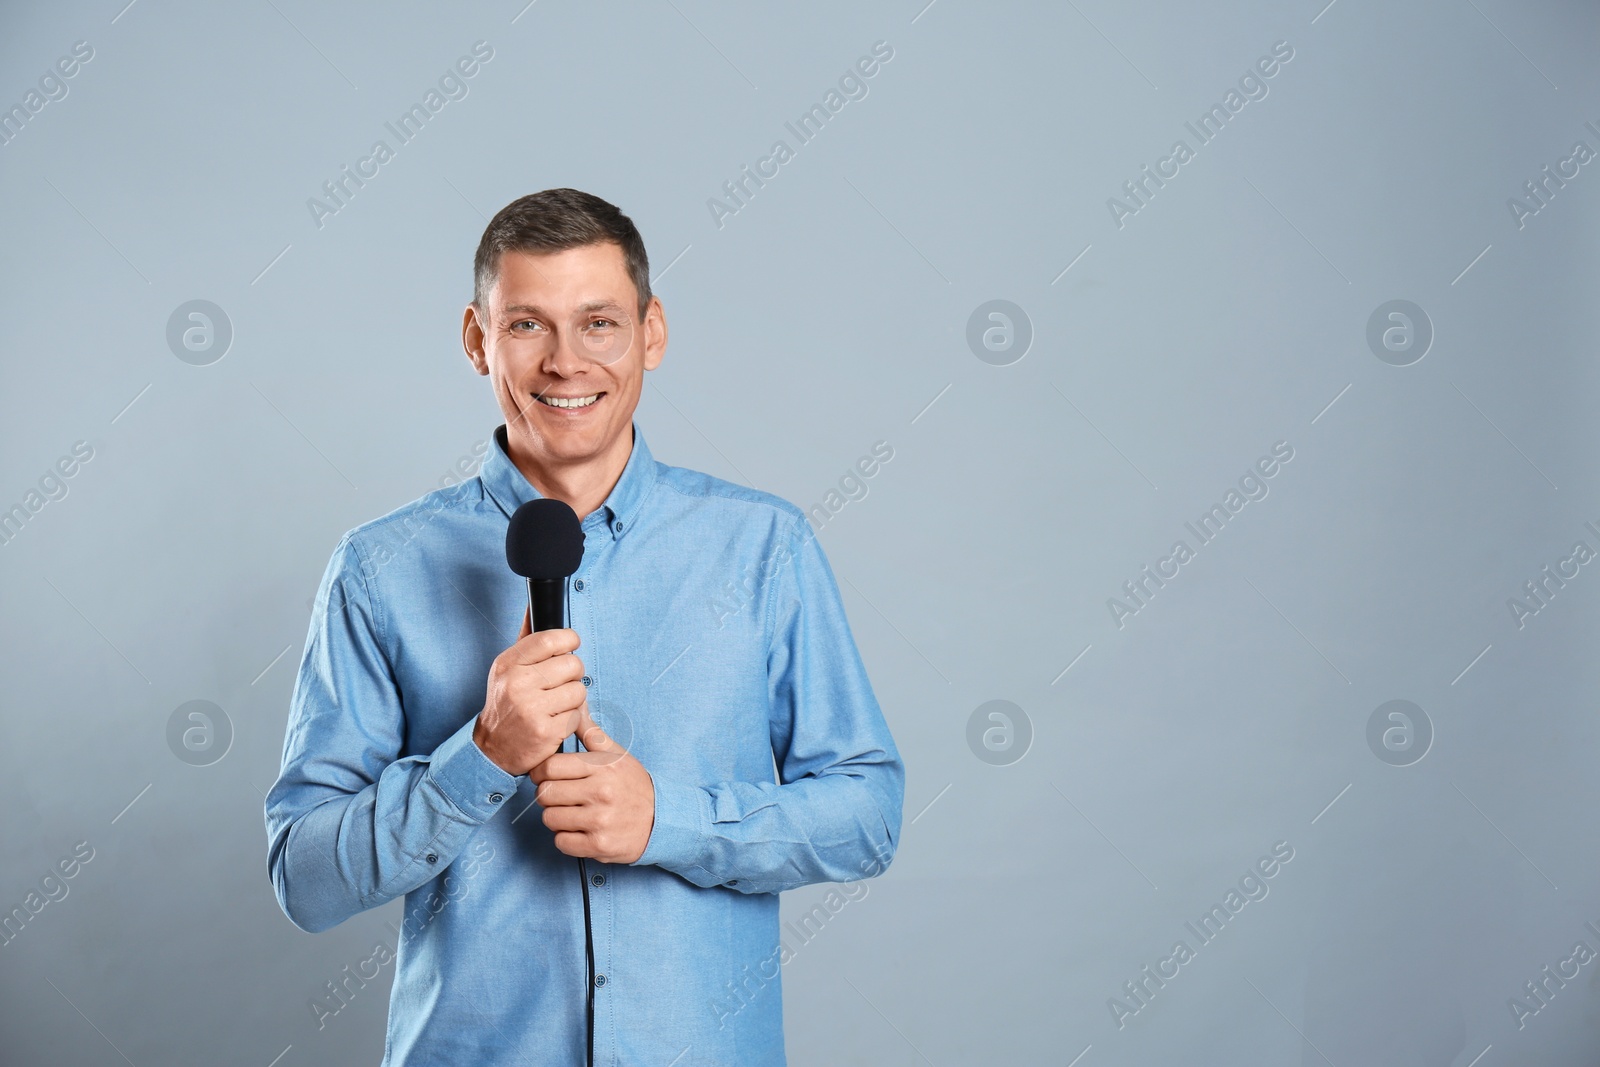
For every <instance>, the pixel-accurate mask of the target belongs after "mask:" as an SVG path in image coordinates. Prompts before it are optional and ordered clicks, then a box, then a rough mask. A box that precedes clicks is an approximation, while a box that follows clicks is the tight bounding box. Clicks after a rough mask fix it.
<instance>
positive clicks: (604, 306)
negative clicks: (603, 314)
mask: <svg viewBox="0 0 1600 1067" xmlns="http://www.w3.org/2000/svg"><path fill="white" fill-rule="evenodd" d="M500 310H501V311H502V312H505V313H506V314H512V313H522V312H528V313H530V314H534V315H545V314H548V312H546V311H545V309H544V308H542V307H540V306H539V305H538V304H507V305H505V306H504V307H502V308H501V309H500ZM621 310H623V308H622V305H621V304H619V303H617V302H616V301H615V300H591V301H589V302H588V303H586V304H580V305H579V306H578V311H580V312H590V311H621Z"/></svg>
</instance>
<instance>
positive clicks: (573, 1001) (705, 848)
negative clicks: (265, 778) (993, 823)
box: [266, 189, 904, 1067]
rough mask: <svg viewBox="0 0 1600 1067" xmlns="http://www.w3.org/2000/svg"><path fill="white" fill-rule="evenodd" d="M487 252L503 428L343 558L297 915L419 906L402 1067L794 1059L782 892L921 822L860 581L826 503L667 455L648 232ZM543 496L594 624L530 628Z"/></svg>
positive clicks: (350, 538)
mask: <svg viewBox="0 0 1600 1067" xmlns="http://www.w3.org/2000/svg"><path fill="white" fill-rule="evenodd" d="M474 267H475V286H474V296H473V300H472V303H471V304H469V305H468V306H467V308H466V311H465V314H464V315H463V322H462V343H463V346H464V347H465V349H466V353H467V356H468V358H469V359H470V360H471V362H472V366H473V368H474V369H475V370H476V371H477V372H478V373H479V374H481V375H485V376H487V377H488V378H489V381H490V384H491V386H492V387H493V389H494V393H495V397H496V399H497V400H498V402H499V405H500V410H501V411H502V413H503V414H504V416H505V424H504V425H503V426H501V427H499V428H498V429H497V430H496V432H495V443H494V445H493V446H491V448H490V449H489V451H488V454H487V456H486V457H485V460H484V464H483V469H482V471H481V472H480V474H479V475H478V477H476V478H473V479H471V480H470V481H467V482H464V483H462V484H460V485H458V486H454V487H452V488H449V489H444V490H440V491H438V492H434V493H430V494H428V495H427V496H424V497H422V498H421V499H419V500H417V501H414V502H413V503H411V504H408V505H406V506H405V507H402V508H400V509H398V510H397V511H394V512H391V513H390V514H388V515H386V516H384V517H382V518H379V519H376V520H374V521H372V522H369V523H366V524H365V525H362V526H358V527H357V528H355V529H354V530H351V531H350V532H349V533H347V534H345V536H344V537H343V539H341V540H340V542H339V545H338V547H337V548H336V549H335V550H334V553H333V558H332V560H331V561H330V562H329V564H328V568H327V571H326V573H325V574H324V575H323V579H322V585H321V588H320V590H319V593H318V596H317V600H316V607H315V610H314V612H313V615H312V620H311V628H310V633H309V636H308V638H307V641H306V648H305V653H304V656H303V657H302V659H301V663H300V671H299V675H298V677H297V679H296V683H295V690H294V697H293V702H292V707H291V711H290V719H289V724H288V729H287V733H286V737H285V741H284V749H283V766H282V771H281V773H280V775H279V778H278V780H277V782H276V783H275V784H274V785H273V787H272V791H271V792H270V793H269V794H268V796H267V799H266V823H267V833H268V838H269V846H270V847H269V855H268V869H269V871H270V873H271V876H272V882H273V887H274V889H275V891H276V893H277V897H278V902H279V904H280V905H281V906H282V908H283V910H284V912H285V913H286V914H287V915H288V916H289V918H290V919H291V920H292V921H293V922H294V923H295V925H296V926H298V927H300V928H301V929H303V930H308V931H313V932H316V931H321V930H326V929H329V928H330V927H333V926H336V925H338V924H339V923H341V922H343V921H344V920H345V919H348V918H349V917H350V916H352V915H354V914H356V913H357V912H360V911H363V910H365V909H368V908H373V907H376V906H378V905H380V904H383V903H385V902H387V901H389V900H393V899H395V898H396V897H399V896H402V895H404V896H405V898H406V910H405V924H404V928H403V931H402V932H401V935H400V937H399V944H398V953H397V954H396V957H395V959H396V970H395V976H394V987H393V992H392V995H391V999H390V1008H389V1024H388V1041H387V1045H386V1051H385V1056H384V1063H385V1064H386V1065H395V1067H398V1065H401V1064H404V1065H407V1067H421V1065H430V1067H431V1065H441V1067H442V1065H451V1067H459V1065H466V1064H473V1065H482V1067H490V1065H495V1064H512V1063H516V1064H537V1065H546V1064H550V1065H554V1064H560V1065H563V1067H566V1065H572V1064H580V1063H583V1062H585V1059H586V1057H587V1056H592V1062H594V1063H596V1064H625V1065H633V1064H656V1065H661V1067H665V1065H667V1064H673V1065H675V1067H690V1065H692V1064H707V1065H710V1064H715V1065H720V1067H735V1065H736V1067H763V1065H769V1064H783V1063H784V1062H785V1060H784V1047H783V1017H782V1000H781V983H780V980H779V968H780V967H781V964H782V963H783V962H784V961H785V960H786V959H787V958H788V955H789V949H788V948H787V946H784V945H783V944H781V942H780V938H779V929H778V893H779V892H781V891H782V890H785V889H794V888H796V887H799V886H804V885H809V884H812V883H816V882H841V881H853V880H857V879H860V878H864V877H871V876H873V875H876V874H879V873H881V872H882V871H883V870H884V869H885V867H886V866H887V865H888V863H889V862H890V860H891V859H892V857H893V855H894V852H895V848H896V845H897V842H898V839H899V833H900V819H901V805H902V799H903V789H904V767H903V764H902V763H901V760H900V756H899V753H898V751H897V750H896V747H895V744H894V741H893V739H892V738H891V736H890V734H889V730H888V727H887V725H886V724H885V722H884V718H883V715H882V712H881V711H880V709H879V707H878V703H877V701H876V699H875V698H874V696H873V692H872V688H871V686H870V684H869V683H868V680H867V676H866V672H865V670H864V668H863V666H862V663H861V658H860V656H859V654H858V653H857V650H856V647H855V644H854V641H853V639H852V637H851V634H850V629H849V625H848V623H847V622H846V619H845V615H844V610H843V607H842V605H841V603H840V599H839V592H838V588H837V586H836V584H835V582H834V579H833V575H832V572H831V570H830V568H829V565H828V563H827V560H826V558H825V556H824V555H823V552H822V549H821V548H820V547H819V545H818V544H817V542H816V540H815V539H814V536H813V534H812V531H811V527H810V525H809V524H808V523H807V521H806V519H805V517H804V515H803V514H802V512H801V511H800V510H799V509H798V508H796V507H794V506H793V505H791V504H790V503H788V502H787V501H784V500H782V499H780V498H778V497H776V496H773V495H771V494H769V493H764V492H760V491H757V490H754V489H749V488H745V487H743V486H739V485H734V484H732V483H729V482H725V481H722V480H720V479H717V478H713V477H711V476H709V475H706V474H701V473H697V472H695V471H690V470H685V469H682V468H678V467H670V466H667V465H665V464H661V463H658V462H657V461H656V460H655V459H654V457H653V456H652V455H651V453H650V450H649V448H648V447H647V446H646V445H645V439H644V436H643V434H641V433H640V432H639V429H638V427H637V426H635V425H634V424H633V413H634V409H635V407H636V406H637V404H638V400H639V393H640V390H641V388H642V385H643V379H644V372H645V371H647V370H654V369H655V368H656V367H658V366H659V365H660V363H661V359H662V355H663V353H664V352H665V350H666V346H667V323H666V314H665V311H664V310H663V308H662V304H661V301H660V299H659V298H657V297H655V296H653V295H652V294H651V292H650V279H649V265H648V260H647V259H646V256H645V250H644V244H643V241H642V240H641V239H640V237H639V234H638V231H637V230H636V229H635V228H634V225H633V223H632V222H631V221H630V220H629V219H628V217H627V216H626V215H624V214H622V213H621V212H620V211H618V210H617V209H616V208H615V207H613V206H612V205H611V204H609V203H607V202H605V201H604V200H601V199H599V198H598V197H594V196H591V195H589V194H587V193H582V192H578V191H576V190H573V189H551V190H546V191H544V192H542V193H535V194H533V195H531V196H526V197H523V198H521V199H519V200H517V201H514V202H513V203H511V204H509V205H508V206H507V207H505V208H504V209H502V210H501V211H500V212H499V214H497V215H496V216H495V217H494V219H493V220H492V221H491V222H490V223H489V226H488V228H487V229H486V230H485V231H484V234H483V238H482V241H481V242H480V243H479V246H478V251H477V256H476V260H475V264H474ZM540 496H546V497H554V498H556V499H559V500H564V501H566V502H567V503H568V504H570V505H571V506H572V508H573V510H574V511H575V512H576V513H577V514H578V516H579V517H580V518H581V519H582V525H583V531H584V535H585V544H584V553H583V562H582V565H581V567H580V568H579V570H578V571H577V573H576V574H575V575H574V576H573V580H572V581H571V583H570V590H571V593H570V611H569V613H570V617H571V622H572V627H571V629H560V630H548V631H543V632H540V633H536V634H534V633H530V632H529V625H528V619H527V614H526V590H525V586H524V584H523V582H522V581H521V579H519V578H517V577H516V576H515V575H513V574H512V572H511V571H510V570H509V568H508V567H507V565H506V562H505V533H506V527H507V523H508V521H509V517H510V515H511V513H512V512H513V511H515V510H516V508H517V506H518V505H520V504H522V503H524V502H525V501H527V500H530V499H533V498H535V497H540ZM519 623H520V625H521V633H520V635H519V636H518V637H517V638H516V639H515V640H514V642H513V641H512V640H511V635H512V634H516V633H517V632H518V625H519ZM508 642H509V643H510V647H506V646H507V644H508ZM573 734H576V736H577V737H578V738H580V739H582V741H583V742H584V749H586V750H587V751H580V750H578V749H577V745H576V743H575V741H574V740H573V739H572V738H571V737H570V736H569V735H573ZM563 749H565V750H566V751H562V750H563ZM574 857H580V858H582V861H583V864H584V866H585V870H586V874H587V878H588V881H587V884H586V885H585V884H581V883H580V879H579V861H578V860H577V859H575V858H574ZM585 892H587V898H586V897H585ZM586 947H587V948H592V955H593V971H594V977H593V979H592V981H591V979H590V978H589V975H588V967H587V955H588V952H587V951H586ZM379 948H380V949H382V950H383V951H382V952H381V957H382V958H381V959H380V960H379V962H384V963H386V962H388V960H387V957H388V952H387V949H385V948H384V947H383V946H379ZM369 970H370V968H369ZM330 992H332V993H334V994H337V993H338V990H337V989H333V990H331V991H330ZM339 1006H340V1002H339V1001H338V1000H329V1001H327V1002H323V1003H322V1007H321V1009H320V1010H318V1007H317V1002H314V1003H313V1010H314V1011H317V1012H318V1014H319V1017H321V1016H322V1014H323V1013H325V1012H329V1011H336V1010H338V1007H339ZM591 1013H592V1024H591V1021H590V1015H591ZM591 1025H592V1029H591ZM591 1041H592V1049H591V1047H590V1043H591Z"/></svg>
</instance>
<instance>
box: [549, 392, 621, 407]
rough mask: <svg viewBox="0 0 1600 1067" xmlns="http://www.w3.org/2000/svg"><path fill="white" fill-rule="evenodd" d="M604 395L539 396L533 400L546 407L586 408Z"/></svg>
mask: <svg viewBox="0 0 1600 1067" xmlns="http://www.w3.org/2000/svg"><path fill="white" fill-rule="evenodd" d="M605 395H606V394H605V393H591V394H589V395H588V396H546V395H542V394H541V395H539V396H536V397H534V399H535V400H537V401H539V403H541V404H543V405H545V406H546V407H552V408H586V407H588V406H589V405H590V404H593V403H594V402H595V401H597V400H599V399H600V398H601V397H603V396H605Z"/></svg>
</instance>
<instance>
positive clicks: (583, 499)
mask: <svg viewBox="0 0 1600 1067" xmlns="http://www.w3.org/2000/svg"><path fill="white" fill-rule="evenodd" d="M506 442H507V445H508V446H509V449H510V452H511V462H512V463H513V464H515V466H516V468H517V470H519V471H521V472H522V476H523V477H524V478H526V479H528V483H529V484H530V485H532V486H533V487H534V488H535V489H537V490H539V493H540V495H541V496H547V497H554V498H555V499H557V500H561V501H565V502H566V503H567V504H568V505H570V506H571V507H572V510H573V511H575V512H577V515H578V518H579V519H580V520H581V519H583V518H584V517H586V516H587V515H588V514H589V513H590V512H592V511H593V510H594V509H595V508H598V507H599V506H600V505H602V504H604V503H605V502H606V497H608V496H610V495H611V490H612V488H613V487H614V486H615V485H616V484H617V480H618V479H619V478H621V477H622V472H623V469H624V468H626V467H627V465H628V457H629V456H631V455H633V428H632V427H631V426H630V427H629V428H628V432H627V433H626V434H625V435H621V436H619V437H618V438H617V440H616V441H615V442H614V443H613V444H612V445H611V447H610V448H608V449H607V450H606V451H605V452H604V453H602V454H601V455H598V456H596V457H594V458H593V459H588V460H583V461H580V462H576V463H565V464H554V463H542V462H540V461H538V460H536V459H535V458H534V457H533V456H531V455H529V454H527V453H525V452H523V450H522V448H521V447H520V445H521V442H519V441H518V440H517V439H516V438H513V437H512V436H511V435H509V434H507V435H506Z"/></svg>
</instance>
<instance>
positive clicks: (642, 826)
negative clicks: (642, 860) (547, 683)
mask: <svg viewBox="0 0 1600 1067" xmlns="http://www.w3.org/2000/svg"><path fill="white" fill-rule="evenodd" d="M582 711H583V721H582V725H581V726H580V727H579V728H578V739H579V740H580V741H582V742H583V746H584V748H586V749H587V750H588V751H586V752H557V753H556V754H555V755H553V756H550V757H549V758H548V759H546V760H545V761H544V762H543V763H540V764H539V765H538V766H536V767H534V768H533V770H531V771H529V772H528V777H529V778H530V779H532V780H533V781H535V782H537V783H538V784H539V788H538V792H537V793H536V794H535V796H536V797H537V798H538V801H539V804H540V805H541V806H542V807H543V808H544V824H545V825H546V826H548V827H549V828H550V829H551V830H553V831H555V835H556V848H558V849H560V850H561V851H562V852H564V853H566V854H567V855H569V856H581V857H583V858H585V859H595V860H599V861H600V862H602V863H632V862H634V861H635V860H637V859H638V858H639V857H640V856H642V855H644V848H645V845H646V844H647V843H648V842H649V840H650V831H651V830H652V829H654V828H655V810H656V788H655V783H654V782H653V781H652V780H651V778H650V772H649V771H647V770H645V769H644V764H642V763H640V762H639V761H638V760H636V759H634V757H633V754H632V753H630V752H629V751H628V750H627V749H625V748H623V747H622V746H621V745H619V744H617V742H616V741H614V740H613V739H612V738H611V736H610V735H608V734H607V733H606V732H605V731H604V730H602V729H600V727H599V726H597V725H595V721H594V719H592V718H590V717H589V708H588V705H587V704H586V705H584V707H583V709H582Z"/></svg>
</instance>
